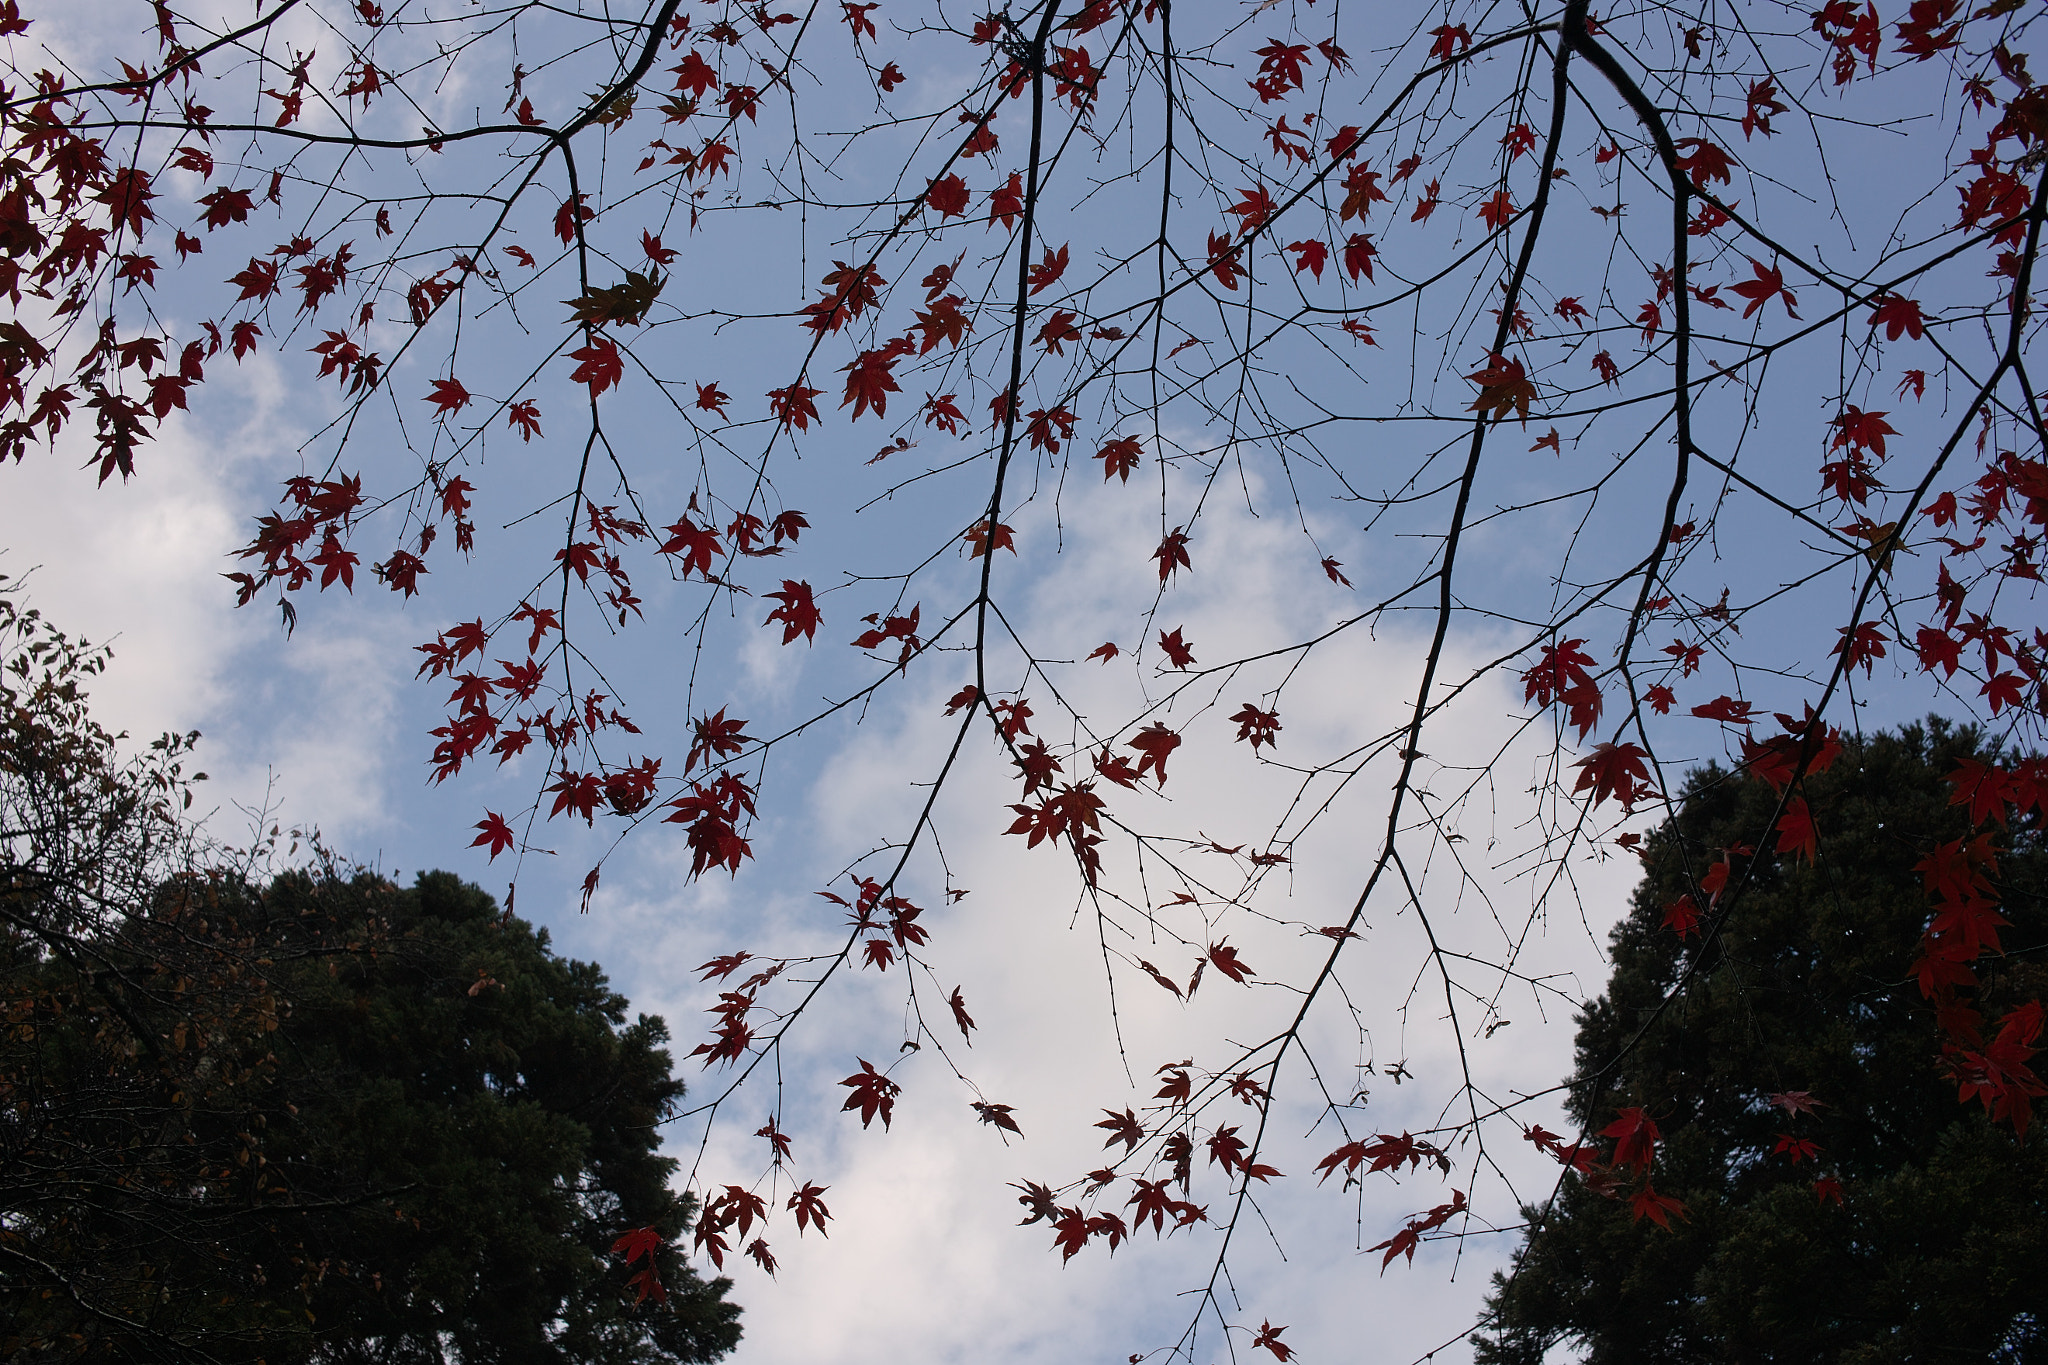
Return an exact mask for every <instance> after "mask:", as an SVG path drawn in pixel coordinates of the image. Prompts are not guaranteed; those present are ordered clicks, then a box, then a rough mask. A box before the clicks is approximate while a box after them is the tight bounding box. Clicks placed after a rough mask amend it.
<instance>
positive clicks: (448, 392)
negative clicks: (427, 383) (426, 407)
mask: <svg viewBox="0 0 2048 1365" xmlns="http://www.w3.org/2000/svg"><path fill="white" fill-rule="evenodd" d="M433 383H434V391H433V392H432V393H430V394H428V395H427V400H426V401H427V402H429V403H432V404H433V405H434V406H435V408H436V409H438V411H437V412H436V413H435V414H434V415H435V416H436V417H446V416H447V415H448V414H449V413H451V412H461V411H462V410H463V408H465V407H467V406H468V405H469V390H468V389H465V388H463V387H462V381H461V380H459V379H455V378H452V377H451V378H448V379H436V380H434V381H433Z"/></svg>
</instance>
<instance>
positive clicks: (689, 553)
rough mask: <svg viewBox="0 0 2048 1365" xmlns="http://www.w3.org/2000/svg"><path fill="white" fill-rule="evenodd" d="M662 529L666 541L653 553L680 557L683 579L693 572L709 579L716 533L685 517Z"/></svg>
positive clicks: (716, 554)
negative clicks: (664, 532) (665, 533)
mask: <svg viewBox="0 0 2048 1365" xmlns="http://www.w3.org/2000/svg"><path fill="white" fill-rule="evenodd" d="M662 529H663V530H665V531H667V532H668V539H667V540H665V541H663V542H662V543H661V544H660V545H659V546H657V547H655V553H656V554H664V555H680V556H682V571H683V574H684V576H685V577H687V576H688V575H690V574H691V573H693V572H694V573H698V574H701V575H703V576H704V577H705V578H707V579H708V578H710V577H711V568H712V565H713V564H714V563H715V562H716V561H717V559H718V555H719V545H718V532H717V531H715V530H713V529H712V528H711V527H709V526H699V525H697V523H695V522H694V521H691V520H690V519H689V518H688V517H687V516H684V517H679V518H677V520H676V521H675V522H674V523H673V524H671V525H669V526H665V527H663V528H662ZM771 619H772V618H771Z"/></svg>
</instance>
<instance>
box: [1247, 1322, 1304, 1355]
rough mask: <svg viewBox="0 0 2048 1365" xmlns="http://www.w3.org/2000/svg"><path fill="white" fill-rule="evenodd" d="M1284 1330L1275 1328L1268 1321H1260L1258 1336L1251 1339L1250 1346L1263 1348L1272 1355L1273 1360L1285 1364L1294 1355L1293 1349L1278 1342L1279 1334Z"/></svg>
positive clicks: (1284, 1329)
mask: <svg viewBox="0 0 2048 1365" xmlns="http://www.w3.org/2000/svg"><path fill="white" fill-rule="evenodd" d="M1286 1330H1287V1329H1286V1328H1285V1327H1275V1326H1274V1325H1273V1324H1272V1322H1271V1321H1270V1320H1264V1321H1261V1322H1260V1323H1259V1332H1258V1335H1257V1336H1255V1337H1253V1338H1252V1346H1253V1347H1254V1348H1257V1347H1260V1346H1263V1347H1265V1348H1266V1349H1267V1350H1269V1351H1271V1352H1272V1353H1273V1358H1274V1359H1276V1360H1279V1361H1282V1362H1285V1361H1287V1360H1289V1359H1291V1358H1292V1357H1293V1355H1294V1348H1293V1347H1292V1346H1289V1345H1288V1344H1287V1343H1286V1342H1284V1341H1282V1340H1280V1334H1281V1333H1282V1332H1284V1331H1286Z"/></svg>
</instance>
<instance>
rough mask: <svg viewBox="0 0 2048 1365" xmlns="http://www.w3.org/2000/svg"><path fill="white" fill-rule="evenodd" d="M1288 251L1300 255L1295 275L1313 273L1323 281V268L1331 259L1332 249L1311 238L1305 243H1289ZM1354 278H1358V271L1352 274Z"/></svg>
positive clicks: (1295, 266)
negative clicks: (1305, 271) (1304, 272)
mask: <svg viewBox="0 0 2048 1365" xmlns="http://www.w3.org/2000/svg"><path fill="white" fill-rule="evenodd" d="M1287 249H1288V250H1289V251H1292V252H1296V253H1298V255H1297V258H1296V260H1295V262H1294V273H1295V274H1297V275H1299V274H1300V273H1301V272H1302V271H1304V270H1307V271H1311V272H1313V273H1314V275H1315V277H1316V278H1317V279H1318V280H1320V279H1322V277H1323V266H1324V265H1326V264H1327V263H1328V262H1329V259H1330V248H1328V247H1327V246H1324V245H1323V244H1322V243H1321V242H1319V241H1317V240H1316V239H1315V238H1313V237H1310V238H1308V239H1306V240H1304V241H1299V242H1289V243H1288V244H1287ZM1352 278H1353V279H1357V278H1358V274H1357V272H1356V271H1353V272H1352Z"/></svg>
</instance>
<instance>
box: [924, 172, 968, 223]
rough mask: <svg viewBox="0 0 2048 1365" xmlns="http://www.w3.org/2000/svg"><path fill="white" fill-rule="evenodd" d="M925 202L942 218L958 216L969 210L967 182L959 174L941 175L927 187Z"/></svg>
mask: <svg viewBox="0 0 2048 1365" xmlns="http://www.w3.org/2000/svg"><path fill="white" fill-rule="evenodd" d="M924 202H925V203H926V204H928V205H930V206H931V207H932V208H935V209H937V210H938V211H939V216H940V217H941V218H958V217H960V216H961V215H962V214H964V213H966V212H967V182H966V181H965V180H962V179H961V178H960V177H959V176H957V175H945V176H941V177H940V178H939V179H937V180H934V181H932V182H931V184H930V185H929V186H928V187H927V188H926V189H925V192H924Z"/></svg>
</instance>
